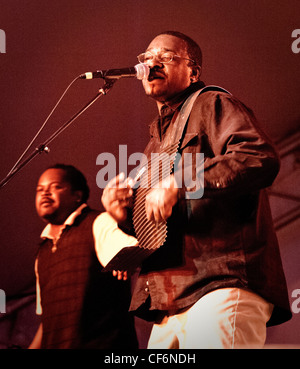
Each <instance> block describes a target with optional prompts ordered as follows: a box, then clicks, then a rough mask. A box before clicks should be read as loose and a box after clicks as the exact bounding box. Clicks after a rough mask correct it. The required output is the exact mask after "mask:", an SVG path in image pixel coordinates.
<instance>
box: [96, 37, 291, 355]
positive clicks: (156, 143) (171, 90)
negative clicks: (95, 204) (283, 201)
mask: <svg viewBox="0 0 300 369" xmlns="http://www.w3.org/2000/svg"><path fill="white" fill-rule="evenodd" d="M138 59H139V61H140V62H141V63H146V64H148V65H149V67H150V74H149V77H148V78H147V79H144V80H143V86H144V89H145V92H146V95H147V96H149V97H151V98H152V99H154V100H155V101H156V104H157V108H158V112H159V115H158V117H157V118H156V119H155V120H154V121H153V122H152V124H151V126H150V135H151V138H150V141H149V144H148V146H147V147H146V149H145V155H147V157H148V158H149V160H150V157H151V153H159V152H160V151H161V148H162V147H164V144H165V143H166V142H167V141H168V143H172V140H173V135H172V132H174V125H176V124H178V120H177V117H178V116H179V114H180V112H181V111H182V109H183V106H184V104H185V102H186V101H187V99H188V98H189V97H191V96H195V100H194V103H193V105H192V108H191V112H190V114H189V117H186V120H187V122H186V123H185V124H186V125H185V126H183V127H177V128H178V129H179V128H180V129H182V135H181V137H180V141H179V151H178V152H179V153H180V155H181V159H180V160H181V162H180V163H179V167H182V166H183V165H184V154H186V153H190V154H196V153H203V154H204V193H203V196H202V197H201V198H199V197H198V198H197V196H195V197H189V196H187V193H190V191H191V189H190V188H188V187H187V186H186V187H185V186H184V182H181V183H182V184H183V185H182V187H180V185H178V183H177V180H176V178H178V177H176V173H175V174H174V175H172V176H171V180H170V183H169V185H168V186H167V187H166V186H160V187H159V186H157V187H159V188H152V189H150V191H149V192H148V194H147V196H146V199H145V208H146V212H147V217H148V220H149V221H152V222H155V223H156V224H160V223H161V222H164V221H165V220H167V227H168V233H167V239H166V242H165V243H164V245H163V246H162V247H160V248H159V249H158V250H157V251H155V252H154V253H153V254H152V255H151V256H149V257H148V258H147V259H146V260H145V261H144V262H143V264H142V266H141V271H140V274H139V277H138V280H137V283H136V286H135V290H134V293H133V297H132V301H131V306H130V310H131V311H134V312H135V313H136V315H138V316H140V317H142V318H143V319H146V320H149V321H153V322H154V326H153V329H152V332H151V335H150V339H149V343H148V347H149V348H158V349H163V348H261V347H263V345H264V342H265V338H266V326H267V325H274V324H279V323H282V322H284V321H286V320H288V319H290V317H291V314H290V309H289V302H288V295H287V287H286V282H285V277H284V272H283V268H282V264H281V259H280V253H279V248H278V243H277V239H276V235H275V232H274V229H273V226H272V217H271V212H270V209H269V204H268V199H267V195H266V191H265V188H266V187H268V186H270V185H271V184H272V182H273V180H274V179H275V177H276V175H277V173H278V169H279V162H278V158H277V155H276V153H275V150H274V149H273V147H272V145H271V143H270V141H269V140H268V138H267V137H266V136H265V134H264V133H263V132H262V131H261V129H260V127H259V126H258V123H257V121H256V119H255V117H254V115H253V113H252V112H251V111H250V110H249V109H248V108H247V107H246V106H245V105H244V104H242V103H241V102H240V101H239V100H238V99H237V98H235V97H234V96H232V95H231V94H230V93H227V92H226V91H225V90H222V89H218V88H214V87H212V88H204V87H205V86H204V83H203V82H202V81H201V80H200V75H201V65H202V54H201V50H200V48H199V46H198V45H197V44H196V43H195V42H194V41H193V40H192V39H190V38H189V37H187V36H186V35H184V34H182V33H179V32H173V31H168V32H165V33H161V34H159V35H158V36H157V37H155V38H154V39H153V40H152V42H151V43H150V45H149V46H148V48H147V49H146V51H145V52H144V53H142V54H140V55H139V56H138ZM194 94H196V95H194ZM175 128H176V127H175ZM175 143H176V142H175ZM190 169H191V171H192V173H195V175H196V176H199V175H200V173H199V171H200V168H198V167H196V165H195V162H194V161H193V162H192V168H190ZM122 181H123V180H121V178H120V177H119V176H118V177H116V178H114V179H113V180H112V181H111V184H110V185H109V186H107V188H106V189H105V190H104V192H103V197H102V202H103V205H104V206H105V208H106V210H107V211H108V212H109V213H110V214H111V215H112V216H113V217H114V218H115V219H116V220H117V221H118V222H119V223H121V222H124V221H125V219H126V218H128V217H129V216H130V214H131V210H130V209H129V204H130V200H131V196H132V189H131V188H130V187H129V186H127V188H124V186H123V182H122ZM113 184H115V185H116V186H113ZM118 185H121V186H119V187H118ZM179 187H180V188H179ZM149 238H151V235H150V234H149Z"/></svg>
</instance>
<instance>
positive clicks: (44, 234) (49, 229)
mask: <svg viewBox="0 0 300 369" xmlns="http://www.w3.org/2000/svg"><path fill="white" fill-rule="evenodd" d="M86 207H87V204H85V203H84V204H81V205H80V206H79V207H78V208H77V209H76V210H75V211H74V212H73V213H72V214H70V215H69V216H68V218H67V219H66V220H65V222H64V224H63V225H62V228H61V230H60V235H61V234H62V231H63V230H64V229H65V228H66V226H72V225H73V224H74V222H75V219H76V218H77V217H78V216H79V215H80V214H81V213H82V210H83V209H84V208H86ZM60 235H59V236H60ZM40 237H41V238H43V239H45V238H50V239H54V238H55V237H54V236H53V234H52V225H51V223H48V224H47V225H46V227H45V228H44V229H43V231H42V233H41V236H40Z"/></svg>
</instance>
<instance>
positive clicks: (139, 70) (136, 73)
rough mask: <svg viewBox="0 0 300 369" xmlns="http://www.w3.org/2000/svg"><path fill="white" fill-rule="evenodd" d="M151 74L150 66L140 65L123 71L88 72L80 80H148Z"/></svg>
mask: <svg viewBox="0 0 300 369" xmlns="http://www.w3.org/2000/svg"><path fill="white" fill-rule="evenodd" d="M149 73H150V68H149V66H148V64H145V63H139V64H137V65H135V66H134V67H131V68H122V69H106V70H97V71H96V72H87V73H84V74H81V75H80V76H79V78H82V79H93V78H103V79H120V78H128V77H136V78H137V79H144V78H148V76H149Z"/></svg>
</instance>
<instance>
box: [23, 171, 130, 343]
mask: <svg viewBox="0 0 300 369" xmlns="http://www.w3.org/2000/svg"><path fill="white" fill-rule="evenodd" d="M88 197H89V188H88V185H87V182H86V179H85V177H84V176H83V174H82V173H81V172H80V171H78V170H77V169H76V168H74V167H73V166H70V165H64V164H57V165H55V166H53V167H50V168H48V169H47V170H46V171H45V172H44V173H43V174H42V175H41V177H40V179H39V181H38V185H37V189H36V210H37V213H38V215H39V216H40V217H41V219H42V220H43V221H45V222H46V223H47V226H46V227H45V229H44V230H43V232H42V234H41V238H42V242H41V244H40V248H39V252H38V256H37V259H36V264H35V272H36V279H37V314H39V315H41V324H40V327H39V329H38V331H37V333H36V336H35V338H34V339H33V342H32V344H31V345H30V347H29V348H52V349H58V348H59V349H76V348H98V349H115V348H122V349H134V348H137V338H136V333H135V329H134V321H133V318H132V317H131V316H130V315H129V313H128V307H129V303H130V284H129V281H128V280H126V278H123V279H120V278H115V277H114V276H113V275H112V274H111V273H103V272H102V270H103V266H102V265H101V263H100V262H99V258H98V253H99V252H98V250H99V242H100V239H101V237H102V238H103V235H102V236H99V234H100V233H101V223H102V218H101V215H103V214H100V212H98V211H95V210H92V209H90V208H89V207H88V206H87V204H86V202H87V200H88ZM114 232H117V234H118V235H119V236H120V237H121V238H122V237H123V241H124V243H125V244H127V243H128V244H134V243H136V240H135V239H134V238H133V237H130V236H128V235H126V234H124V233H123V232H121V231H120V230H119V229H118V228H117V227H116V229H114Z"/></svg>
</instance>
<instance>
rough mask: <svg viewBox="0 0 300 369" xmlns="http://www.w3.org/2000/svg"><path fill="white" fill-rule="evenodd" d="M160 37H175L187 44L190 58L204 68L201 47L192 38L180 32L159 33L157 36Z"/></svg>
mask: <svg viewBox="0 0 300 369" xmlns="http://www.w3.org/2000/svg"><path fill="white" fill-rule="evenodd" d="M159 35H170V36H175V37H178V38H180V39H181V40H183V41H184V42H185V44H186V49H187V53H188V56H189V58H190V59H192V60H194V62H195V63H196V64H197V65H199V66H200V67H201V66H202V50H201V48H200V46H199V45H198V44H197V42H196V41H194V40H193V39H192V38H190V37H189V36H187V35H185V34H184V33H181V32H178V31H164V32H161V33H159V34H158V35H157V36H159Z"/></svg>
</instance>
